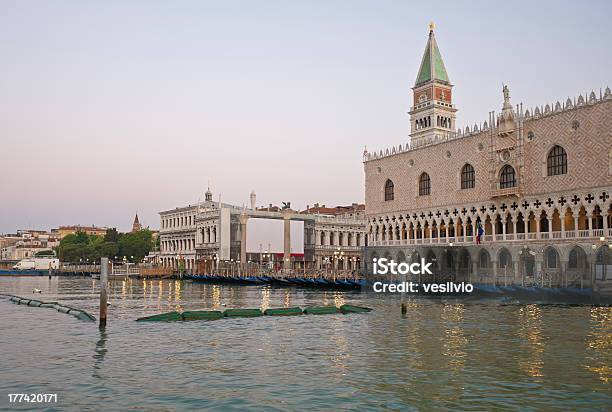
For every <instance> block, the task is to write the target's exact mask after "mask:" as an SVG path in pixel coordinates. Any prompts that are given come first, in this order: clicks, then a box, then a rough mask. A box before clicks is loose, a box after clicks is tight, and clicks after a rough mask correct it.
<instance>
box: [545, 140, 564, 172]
mask: <svg viewBox="0 0 612 412" xmlns="http://www.w3.org/2000/svg"><path fill="white" fill-rule="evenodd" d="M546 166H547V169H548V176H557V175H564V174H566V173H567V152H566V151H565V149H564V148H562V147H561V146H558V145H557V146H555V147H553V148H552V149H550V152H548V157H547V159H546Z"/></svg>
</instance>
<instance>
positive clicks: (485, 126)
mask: <svg viewBox="0 0 612 412" xmlns="http://www.w3.org/2000/svg"><path fill="white" fill-rule="evenodd" d="M585 96H588V99H587V98H585V97H584V96H583V95H582V94H580V95H579V96H578V97H577V98H574V99H573V100H572V99H571V98H569V97H568V98H567V100H566V101H565V103H563V104H561V103H560V102H559V101H557V102H556V103H555V104H546V105H544V106H535V108H532V109H527V110H525V112H524V113H522V112H521V110H518V109H517V110H515V111H514V112H513V113H514V116H515V118H516V119H520V120H522V121H527V120H533V119H539V118H543V117H548V116H552V115H555V114H558V113H562V112H567V111H570V110H575V109H578V108H581V107H588V106H592V105H594V104H598V103H602V102H604V101H608V100H612V92H611V91H610V87H606V89H605V92H602V91H601V90H600V92H599V97H597V95H596V94H595V92H594V91H591V93H585ZM521 105H522V104H521ZM521 105H519V106H518V107H520V106H521ZM501 118H502V114H499V115H497V116H496V117H495V120H496V122H495V123H499V120H500V119H501ZM489 123H490V122H487V121H484V122H482V123H480V124H478V123H474V125H473V126H472V127H470V126H465V127H464V128H463V129H461V128H459V129H457V131H456V132H447V133H446V134H445V135H442V136H437V137H436V138H433V139H428V140H426V141H424V142H423V143H421V144H418V145H413V144H411V143H410V142H408V143H406V144H405V145H402V144H400V145H398V146H392V147H390V148H387V149H385V150H379V151H375V152H368V151H367V150H366V151H364V153H363V162H364V163H367V162H370V161H373V160H378V159H383V158H386V157H390V156H395V155H398V154H402V153H407V152H412V151H414V150H418V149H422V148H424V147H429V146H434V145H438V144H444V143H448V142H450V141H454V140H457V139H462V138H466V137H470V136H475V135H478V134H480V133H483V132H486V131H490V129H491V128H493V131H495V130H497V124H493V125H491V124H489Z"/></svg>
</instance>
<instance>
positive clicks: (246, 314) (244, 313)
mask: <svg viewBox="0 0 612 412" xmlns="http://www.w3.org/2000/svg"><path fill="white" fill-rule="evenodd" d="M262 315H263V313H262V312H261V310H260V309H227V310H226V311H225V312H223V316H225V317H226V318H252V317H256V316H262Z"/></svg>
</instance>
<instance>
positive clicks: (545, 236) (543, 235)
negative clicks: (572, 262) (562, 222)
mask: <svg viewBox="0 0 612 412" xmlns="http://www.w3.org/2000/svg"><path fill="white" fill-rule="evenodd" d="M576 235H578V236H576ZM576 237H579V238H582V239H589V238H591V239H593V238H595V239H597V240H599V239H600V238H601V237H606V238H608V240H609V239H610V238H612V228H609V229H593V230H578V231H575V230H566V231H552V232H540V233H534V232H531V233H516V234H515V233H507V234H505V235H504V234H496V235H485V236H483V243H487V242H524V241H525V240H526V239H527V240H534V241H536V240H550V239H555V240H563V239H575V238H576ZM475 242H476V240H475V238H474V236H455V237H439V238H438V237H434V238H418V239H414V238H411V239H401V240H400V239H394V240H378V241H372V242H370V245H371V246H404V245H423V244H425V245H430V244H450V243H453V244H473V243H475Z"/></svg>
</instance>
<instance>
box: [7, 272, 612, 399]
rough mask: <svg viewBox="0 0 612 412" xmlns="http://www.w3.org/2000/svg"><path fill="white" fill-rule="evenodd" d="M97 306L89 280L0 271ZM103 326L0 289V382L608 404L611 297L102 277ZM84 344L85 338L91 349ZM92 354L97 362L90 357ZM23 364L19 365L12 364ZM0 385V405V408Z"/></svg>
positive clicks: (256, 395)
mask: <svg viewBox="0 0 612 412" xmlns="http://www.w3.org/2000/svg"><path fill="white" fill-rule="evenodd" d="M34 287H37V288H39V289H41V290H43V293H42V294H41V296H40V298H41V299H43V300H46V301H60V302H63V303H68V302H69V303H70V305H71V306H74V307H78V308H82V309H85V310H87V311H89V312H90V313H92V314H94V315H97V313H98V301H99V297H98V295H97V293H98V288H99V282H98V281H95V280H94V281H92V280H91V279H85V278H72V279H71V278H53V280H52V281H51V282H49V281H48V280H47V279H46V277H45V278H44V279H39V278H0V292H2V293H12V294H16V295H21V296H29V295H30V294H31V292H32V290H33V288H34ZM109 295H110V299H111V301H112V302H113V305H112V306H110V308H109V319H108V326H107V328H106V329H105V330H99V329H98V327H97V325H95V324H91V323H86V322H81V321H78V320H76V319H74V318H73V317H71V316H67V315H63V314H59V313H57V312H56V311H53V310H46V309H40V308H30V307H23V306H18V305H14V304H10V303H7V302H6V301H5V300H0V311H1V312H0V351H1V353H2V364H1V367H2V372H6V371H11V372H10V373H0V392H3V393H14V392H40V393H55V392H57V393H58V394H59V397H60V399H61V404H60V405H57V406H58V407H59V408H61V409H68V410H78V411H80V410H91V409H96V407H97V406H99V404H100V402H103V403H104V404H105V408H106V409H110V410H123V409H146V410H151V409H153V410H175V409H177V410H183V409H207V408H210V409H236V410H238V409H239V410H244V409H252V408H256V409H259V410H279V409H280V410H296V409H305V408H308V409H314V410H356V409H371V410H378V409H390V410H406V409H415V410H437V409H453V410H465V409H480V410H495V409H506V410H508V409H510V410H523V409H532V410H533V409H539V410H551V409H557V410H575V409H587V410H606V409H610V408H609V406H610V404H611V402H612V393H611V390H610V380H611V377H612V376H611V373H612V371H611V359H612V309H611V308H590V307H542V306H537V305H528V306H517V305H502V304H499V303H497V302H494V301H488V302H465V301H461V300H458V301H443V300H426V299H419V298H414V297H411V298H410V299H408V300H407V308H408V310H407V313H406V315H404V316H402V315H401V313H400V302H399V300H398V299H396V298H395V297H394V296H382V295H378V294H369V293H358V292H346V291H345V292H341V291H331V290H312V289H300V288H276V287H270V286H263V287H259V286H239V285H212V284H201V283H191V282H183V281H176V280H134V279H127V280H122V281H113V282H111V283H110V286H109ZM342 304H355V305H361V306H370V307H372V308H374V311H373V312H371V313H369V314H355V315H326V316H292V317H260V318H254V319H223V320H219V321H213V322H205V321H202V322H198V321H194V322H169V323H136V322H134V319H136V318H138V317H141V316H147V315H151V314H155V313H161V312H167V311H174V310H209V309H215V310H223V309H225V308H227V307H251V308H253V307H260V308H261V309H264V310H265V309H267V308H271V307H291V306H301V307H304V306H307V305H337V306H340V305H342ZM92 348H93V354H92ZM92 356H93V362H92ZM14 371H18V373H14ZM3 402H6V400H5V399H3V397H1V396H0V409H2V410H4V409H7V408H6V407H5V404H4V403H3Z"/></svg>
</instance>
